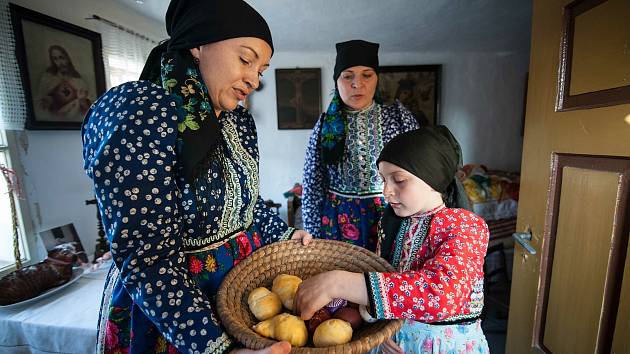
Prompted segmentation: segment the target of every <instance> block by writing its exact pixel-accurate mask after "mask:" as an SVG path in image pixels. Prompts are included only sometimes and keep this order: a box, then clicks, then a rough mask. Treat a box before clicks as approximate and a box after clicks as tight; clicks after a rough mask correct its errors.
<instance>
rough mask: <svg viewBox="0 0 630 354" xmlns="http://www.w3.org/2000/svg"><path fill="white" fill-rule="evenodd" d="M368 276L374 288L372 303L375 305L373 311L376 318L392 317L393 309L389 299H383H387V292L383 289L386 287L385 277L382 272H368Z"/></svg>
mask: <svg viewBox="0 0 630 354" xmlns="http://www.w3.org/2000/svg"><path fill="white" fill-rule="evenodd" d="M368 277H369V279H370V287H371V288H372V303H373V304H374V307H373V308H372V311H373V312H374V317H375V318H377V319H378V318H392V316H393V315H392V311H391V309H390V307H389V302H388V301H383V299H386V296H385V295H386V294H382V293H381V290H382V289H386V284H385V279H384V277H383V275H382V274H381V273H368Z"/></svg>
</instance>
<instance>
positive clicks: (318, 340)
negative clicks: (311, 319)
mask: <svg viewBox="0 0 630 354" xmlns="http://www.w3.org/2000/svg"><path fill="white" fill-rule="evenodd" d="M350 340H352V327H351V326H350V323H348V322H346V321H344V320H340V319H336V318H332V319H330V320H326V321H324V322H322V324H320V325H319V326H318V327H317V329H315V334H313V344H315V346H316V347H318V348H321V347H330V346H333V345H339V344H346V343H348V342H349V341H350Z"/></svg>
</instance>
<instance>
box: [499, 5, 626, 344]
mask: <svg viewBox="0 0 630 354" xmlns="http://www.w3.org/2000/svg"><path fill="white" fill-rule="evenodd" d="M629 102H630V0H607V1H606V0H581V1H575V2H571V1H568V0H534V1H533V18H532V46H531V57H530V74H529V88H528V94H527V107H526V118H525V137H524V146H523V161H522V167H521V168H522V171H521V172H522V175H521V190H520V201H519V212H518V222H517V229H518V231H521V232H523V231H526V230H529V231H531V235H532V240H531V246H533V251H535V254H532V253H531V252H529V251H528V250H527V249H526V248H525V247H523V246H521V245H519V244H518V243H515V252H514V267H513V280H512V290H511V298H510V314H509V323H508V334H507V345H506V352H507V353H509V354H511V353H532V352H546V353H611V352H612V353H630V257H629V256H628V237H629V234H630V227H629V226H630V206H629V200H630V104H629Z"/></svg>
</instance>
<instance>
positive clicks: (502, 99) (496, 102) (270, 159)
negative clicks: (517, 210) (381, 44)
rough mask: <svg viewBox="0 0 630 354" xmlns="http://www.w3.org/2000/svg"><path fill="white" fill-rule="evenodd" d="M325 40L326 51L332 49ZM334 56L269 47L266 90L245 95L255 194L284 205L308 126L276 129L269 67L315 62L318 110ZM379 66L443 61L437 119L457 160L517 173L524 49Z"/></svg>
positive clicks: (392, 60)
mask: <svg viewBox="0 0 630 354" xmlns="http://www.w3.org/2000/svg"><path fill="white" fill-rule="evenodd" d="M332 47H333V46H332V44H331V48H332ZM334 60H335V53H334V52H332V51H331V52H329V53H287V52H276V53H275V54H274V56H273V58H272V61H271V67H270V68H269V69H268V70H267V71H266V72H265V74H264V75H265V76H264V78H263V81H264V82H265V87H264V89H263V90H262V91H260V92H256V93H255V94H254V95H253V96H252V99H251V101H252V107H251V109H252V114H253V115H254V118H255V120H256V125H257V128H258V141H259V145H260V155H261V158H260V175H261V176H260V179H261V195H262V197H263V198H264V199H269V198H271V199H273V200H274V201H276V202H281V203H283V208H282V209H281V215H282V216H283V217H286V202H285V199H284V198H283V196H282V193H284V192H285V191H287V190H288V189H290V188H291V187H292V186H293V184H294V183H295V182H301V179H302V167H303V162H304V153H305V151H306V145H307V143H308V137H309V136H310V130H278V129H277V111H276V92H275V72H274V71H275V69H276V68H295V67H296V66H299V67H302V68H308V67H320V68H321V69H322V106H323V107H322V110H324V109H326V107H327V106H328V103H329V102H330V98H331V96H330V94H331V92H332V90H333V88H334V83H333V80H332V75H333V68H334ZM380 64H381V65H419V64H442V90H441V91H442V92H441V99H440V103H441V116H440V123H441V124H444V125H446V126H448V127H449V128H450V129H451V131H452V132H453V134H454V135H455V137H456V138H457V139H458V140H459V142H460V144H461V146H462V150H463V153H464V163H483V164H485V165H487V166H488V167H490V168H493V169H504V170H508V171H519V170H520V165H521V150H522V145H523V139H522V136H521V124H522V115H523V95H524V89H525V76H526V73H527V67H528V64H529V53H528V52H521V53H380Z"/></svg>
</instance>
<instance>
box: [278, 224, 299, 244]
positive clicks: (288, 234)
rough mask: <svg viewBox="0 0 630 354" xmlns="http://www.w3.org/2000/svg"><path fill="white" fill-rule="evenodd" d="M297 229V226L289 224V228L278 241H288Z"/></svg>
mask: <svg viewBox="0 0 630 354" xmlns="http://www.w3.org/2000/svg"><path fill="white" fill-rule="evenodd" d="M296 230H297V229H296V228H295V227H291V226H289V227H288V228H287V231H285V232H284V233H283V234H282V235H281V236H280V238H279V239H278V241H286V240H289V239H291V236H293V233H294V232H295V231H296Z"/></svg>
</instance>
